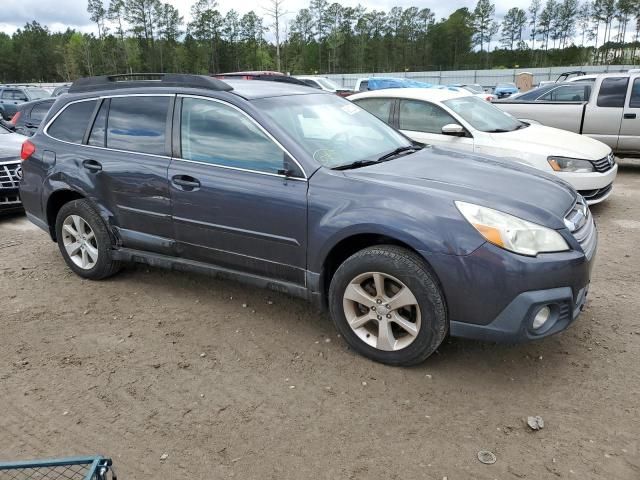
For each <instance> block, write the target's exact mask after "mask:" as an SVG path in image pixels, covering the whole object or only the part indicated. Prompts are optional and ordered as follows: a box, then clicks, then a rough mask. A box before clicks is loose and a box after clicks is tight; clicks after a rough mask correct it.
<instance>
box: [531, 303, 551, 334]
mask: <svg viewBox="0 0 640 480" xmlns="http://www.w3.org/2000/svg"><path fill="white" fill-rule="evenodd" d="M550 317H551V309H549V307H542V308H541V309H540V310H538V313H536V316H535V317H534V318H533V329H534V330H538V329H539V328H542V327H543V326H544V324H545V323H547V320H549V318H550Z"/></svg>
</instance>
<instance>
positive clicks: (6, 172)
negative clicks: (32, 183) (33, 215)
mask: <svg viewBox="0 0 640 480" xmlns="http://www.w3.org/2000/svg"><path fill="white" fill-rule="evenodd" d="M19 168H20V162H16V161H9V162H2V161H0V213H10V212H19V211H22V210H23V207H22V202H21V201H20V192H19V189H18V187H19V185H20V177H19V175H16V172H17V171H18V169H19Z"/></svg>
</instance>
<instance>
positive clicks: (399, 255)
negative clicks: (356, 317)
mask: <svg viewBox="0 0 640 480" xmlns="http://www.w3.org/2000/svg"><path fill="white" fill-rule="evenodd" d="M367 272H380V273H383V274H386V275H390V276H392V277H395V278H396V279H398V280H400V281H401V282H402V283H403V284H404V285H405V286H407V287H408V288H409V289H410V291H411V293H412V294H413V296H414V297H415V299H416V300H417V305H418V307H419V309H420V317H421V326H420V329H419V330H418V333H417V335H415V338H414V339H413V341H412V342H411V343H409V344H408V345H407V346H405V347H404V348H400V349H399V350H392V351H385V350H380V349H378V348H376V347H374V346H371V345H369V344H368V343H366V342H365V341H364V340H363V339H361V338H360V337H359V336H358V335H357V334H356V333H355V332H354V330H352V328H351V327H350V325H349V323H348V321H347V318H346V314H345V309H344V308H343V297H344V294H345V290H346V288H347V286H348V285H349V283H350V282H351V281H352V280H353V279H355V278H356V277H358V276H359V275H362V274H365V273H367ZM329 310H330V313H331V318H332V319H333V322H334V324H335V326H336V329H337V330H338V332H339V333H340V334H341V335H342V336H343V337H344V339H345V340H346V342H347V343H348V344H349V345H350V346H351V348H353V349H354V350H355V351H356V352H358V353H360V354H362V355H364V356H365V357H367V358H370V359H372V360H375V361H376V362H381V363H386V364H388V365H395V366H408V365H415V364H418V363H421V362H423V361H424V360H425V359H426V358H427V357H429V356H430V355H431V354H432V353H433V352H435V351H436V349H437V348H438V347H439V346H440V344H441V343H442V341H443V340H444V338H445V336H446V334H447V331H448V319H447V310H446V305H445V300H444V296H443V294H442V292H441V290H440V287H439V286H438V283H437V281H436V279H435V276H434V275H433V274H432V273H431V272H430V270H429V267H428V266H427V264H426V263H425V261H424V260H423V259H422V258H420V257H419V256H418V255H416V254H415V253H413V252H411V251H409V250H407V249H405V248H401V247H397V246H394V245H378V246H374V247H369V248H365V249H364V250H361V251H359V252H357V253H355V254H354V255H352V256H351V257H349V258H348V259H347V260H345V261H344V262H343V263H342V265H340V267H339V268H338V270H337V271H336V273H335V274H334V276H333V278H332V279H331V285H330V287H329ZM378 318H379V317H378ZM374 323H375V321H374ZM368 325H370V324H368Z"/></svg>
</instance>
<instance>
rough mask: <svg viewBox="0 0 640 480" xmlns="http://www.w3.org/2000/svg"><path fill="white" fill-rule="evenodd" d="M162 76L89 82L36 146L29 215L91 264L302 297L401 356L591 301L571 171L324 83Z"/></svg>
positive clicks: (569, 316)
mask: <svg viewBox="0 0 640 480" xmlns="http://www.w3.org/2000/svg"><path fill="white" fill-rule="evenodd" d="M126 77H127V78H131V77H132V76H131V75H127V76H126ZM147 77H149V75H147ZM156 77H158V78H156V80H154V81H146V80H141V81H129V80H126V81H121V80H119V79H120V78H121V77H118V76H115V77H98V78H87V79H82V80H79V81H77V82H76V83H74V85H73V86H72V88H71V89H70V90H69V94H68V95H65V96H63V97H60V98H59V99H58V100H57V101H56V103H55V104H54V106H53V107H52V111H51V112H50V113H49V115H48V116H47V119H48V120H46V121H45V122H46V123H45V124H44V125H42V126H41V127H40V128H39V129H38V131H37V132H36V134H35V135H34V136H33V137H31V138H30V139H28V140H26V141H25V142H24V144H23V147H22V155H21V157H22V159H23V162H22V168H23V170H24V175H23V180H22V182H21V184H20V192H21V195H22V200H23V203H24V205H25V209H26V211H27V215H28V218H29V220H31V221H32V222H33V223H35V224H36V225H38V226H39V227H40V228H42V229H43V230H45V231H46V232H47V233H48V234H49V235H50V237H51V238H52V239H53V240H54V241H56V242H57V243H58V248H59V250H60V253H61V255H62V257H63V259H64V260H65V262H66V263H67V266H68V268H70V269H71V270H72V271H73V272H75V273H76V274H77V275H78V276H80V277H82V278H87V279H94V280H99V279H102V278H106V277H109V276H111V275H114V274H115V273H117V272H118V270H119V269H120V267H121V266H122V263H123V262H128V261H137V262H143V263H149V264H152V265H156V266H164V267H168V268H182V269H190V270H195V271H199V272H202V273H210V274H213V275H215V276H217V277H219V278H220V279H221V281H229V280H242V281H244V282H247V283H250V284H253V285H258V286H263V287H266V288H270V289H273V290H275V291H278V292H282V293H289V294H292V295H297V296H300V297H303V298H306V299H308V300H312V301H315V302H317V304H318V305H320V306H322V307H325V308H328V309H329V311H330V313H331V318H332V319H333V321H334V323H335V325H336V328H337V330H338V332H339V333H340V336H341V337H342V338H343V339H345V340H346V342H348V344H349V345H350V346H351V348H352V349H353V350H354V351H356V352H359V353H361V354H362V355H365V356H367V357H369V358H371V359H373V360H376V361H379V362H384V363H387V364H391V365H410V364H415V363H419V362H421V361H423V360H424V359H426V358H427V357H428V356H429V355H431V354H433V353H434V352H435V351H436V349H437V348H438V346H439V345H440V344H441V343H442V342H443V340H444V339H445V337H446V336H447V334H451V335H453V336H463V337H471V338H479V339H486V340H501V341H508V342H510V341H528V340H534V339H540V338H543V337H546V336H548V335H552V334H555V333H558V332H560V331H562V330H564V329H566V328H568V327H569V325H570V324H571V323H572V322H573V321H574V320H575V319H576V318H577V316H578V315H579V313H580V311H581V310H582V307H583V305H584V303H585V299H586V294H587V290H588V286H589V279H590V274H591V267H592V265H593V262H594V259H595V251H596V246H597V231H596V229H595V225H594V222H593V217H592V215H591V214H590V212H589V208H588V207H587V205H586V204H585V203H584V200H583V199H582V198H581V197H580V196H579V195H578V194H577V193H576V192H575V191H574V190H573V189H572V188H571V187H570V186H569V185H568V184H566V183H565V182H562V181H560V180H558V179H557V178H555V177H552V176H550V175H544V174H542V173H541V172H539V171H537V170H535V169H532V168H529V167H527V166H525V165H520V164H515V163H513V162H510V163H509V162H503V161H500V160H498V159H495V158H490V157H486V156H485V157H483V156H479V155H473V154H470V153H463V152H456V151H452V150H446V149H440V148H430V147H427V148H425V147H423V146H422V145H417V144H415V143H414V142H412V141H410V140H409V139H408V138H407V137H406V136H404V135H402V134H401V133H399V132H398V131H396V130H395V129H394V128H391V127H390V126H389V125H387V124H386V123H384V122H382V121H380V120H379V119H378V118H376V117H375V116H374V115H371V114H369V113H368V112H367V111H365V110H364V109H362V108H360V107H358V106H357V105H355V104H353V103H351V102H349V101H347V100H345V99H343V98H340V97H338V96H337V95H333V94H330V93H327V92H322V91H320V90H315V89H311V88H309V87H306V86H304V87H301V86H298V85H290V84H283V83H277V82H255V81H243V80H229V81H225V82H222V81H219V80H217V79H214V78H210V77H205V76H197V75H176V74H166V75H156ZM407 90H410V89H407ZM468 98H469V99H471V100H475V101H477V102H480V103H482V104H484V105H486V106H490V104H488V103H487V102H484V101H482V100H480V99H477V98H475V97H472V96H468ZM171 139H174V140H177V141H171ZM94 288H95V289H96V290H99V289H100V287H99V286H95V287H94ZM210 335H211V338H212V339H215V332H211V334H210ZM237 341H238V343H239V345H241V343H242V342H245V341H247V342H251V341H253V340H252V339H251V338H250V337H243V336H238V340H237ZM239 348H241V346H240V347H239Z"/></svg>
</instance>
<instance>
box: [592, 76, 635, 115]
mask: <svg viewBox="0 0 640 480" xmlns="http://www.w3.org/2000/svg"><path fill="white" fill-rule="evenodd" d="M627 85H629V77H611V78H605V79H604V80H603V81H602V83H601V84H600V92H599V93H598V106H599V107H616V108H622V107H624V100H625V98H626V96H627Z"/></svg>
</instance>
